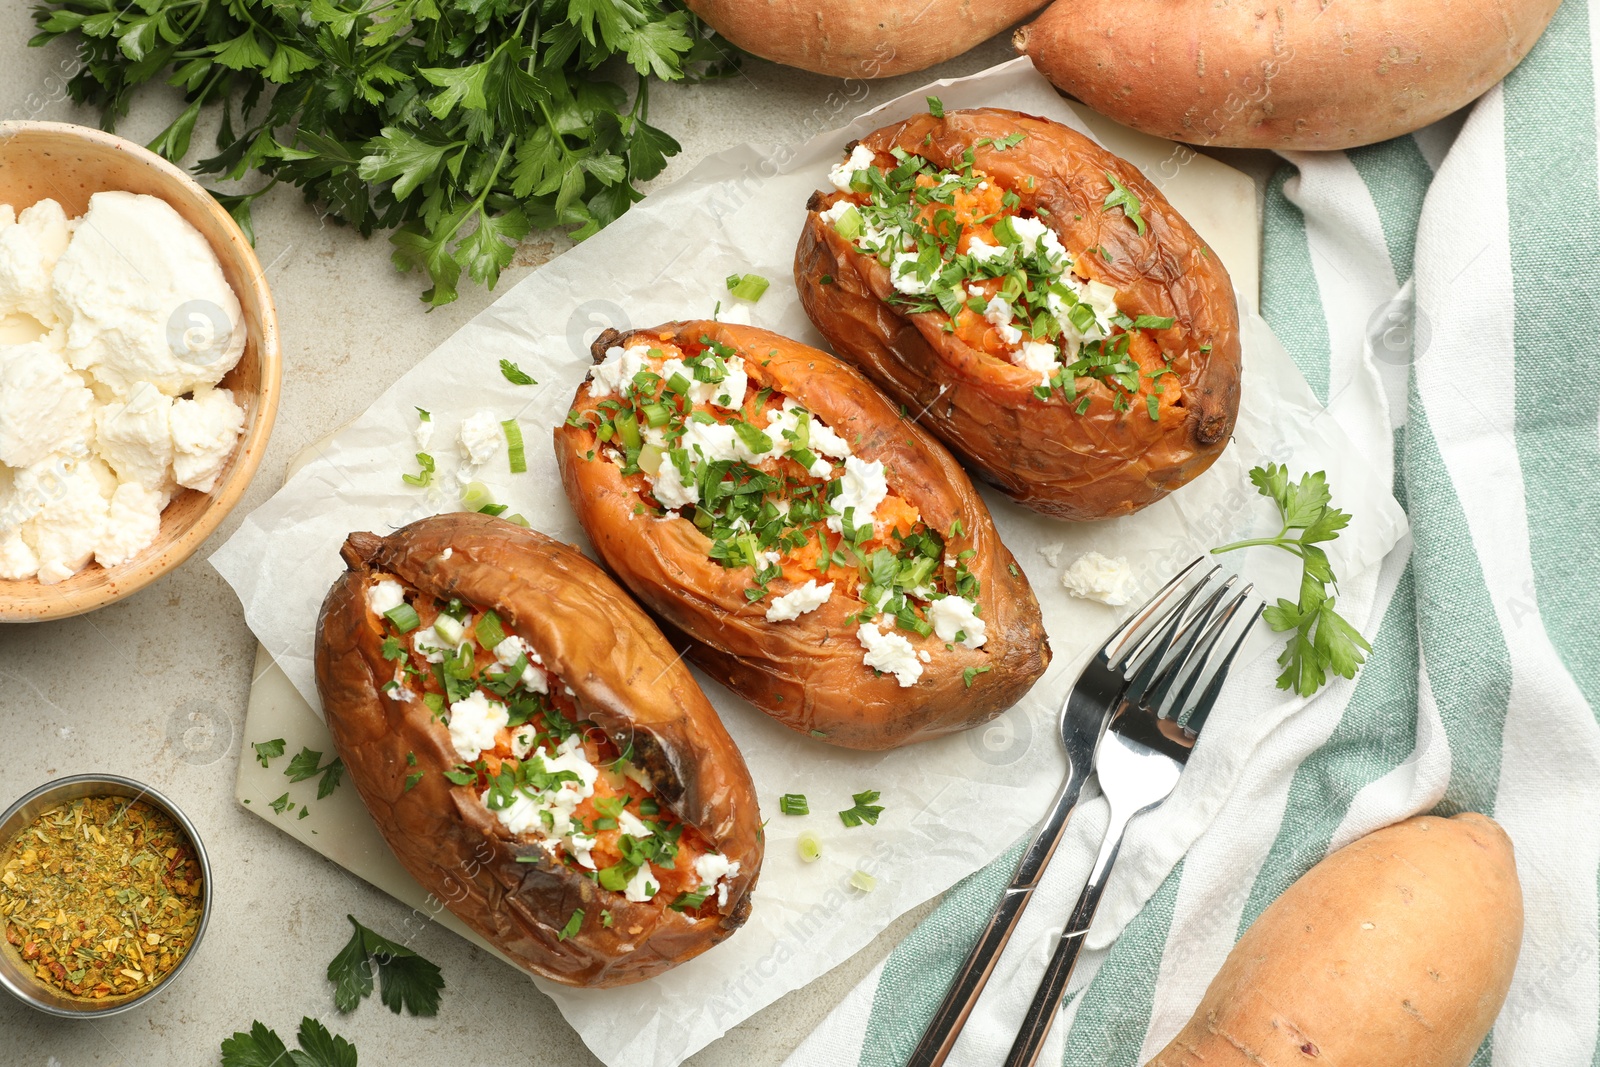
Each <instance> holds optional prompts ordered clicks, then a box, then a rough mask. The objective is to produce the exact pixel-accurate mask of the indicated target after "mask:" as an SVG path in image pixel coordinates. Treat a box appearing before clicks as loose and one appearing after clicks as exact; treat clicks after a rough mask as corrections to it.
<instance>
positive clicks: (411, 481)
mask: <svg viewBox="0 0 1600 1067" xmlns="http://www.w3.org/2000/svg"><path fill="white" fill-rule="evenodd" d="M417 465H418V466H419V467H421V468H422V473H421V474H402V475H401V476H400V480H401V481H403V482H405V483H406V484H407V485H414V486H416V487H417V488H419V489H426V488H427V487H428V486H429V485H430V484H432V482H433V457H432V456H430V455H428V453H426V452H418V453H417Z"/></svg>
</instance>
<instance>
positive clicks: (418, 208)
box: [31, 0, 722, 307]
mask: <svg viewBox="0 0 1600 1067" xmlns="http://www.w3.org/2000/svg"><path fill="white" fill-rule="evenodd" d="M34 19H35V21H36V22H37V23H38V24H39V33H38V34H37V35H35V36H34V38H33V40H32V41H31V43H32V44H34V45H42V44H46V43H48V42H50V41H53V40H55V39H56V38H58V37H62V36H67V37H69V38H70V39H71V40H73V41H74V42H75V44H76V46H77V49H78V55H79V58H80V59H81V60H82V61H83V64H84V65H83V67H82V68H81V69H80V70H79V72H78V73H77V74H76V75H75V76H74V77H73V78H72V80H71V81H70V82H69V84H68V90H69V92H70V94H71V96H72V98H73V99H74V100H76V101H77V102H78V103H85V104H96V105H99V106H100V108H101V109H102V114H103V120H102V121H103V124H104V125H105V127H106V128H107V129H112V128H114V126H115V124H116V121H117V119H118V118H119V117H121V116H123V115H125V114H127V112H128V108H129V105H130V103H131V99H132V95H133V91H134V90H135V89H136V88H137V87H139V86H140V85H143V84H145V83H148V82H152V81H156V80H160V81H164V82H166V83H167V84H169V85H173V86H176V87H178V88H180V89H182V90H183V92H184V96H185V99H186V100H187V101H188V107H187V108H185V109H184V111H183V113H182V114H181V115H179V116H178V118H177V119H176V120H175V121H174V122H173V123H172V124H171V125H170V126H168V127H167V128H166V129H165V130H163V131H162V132H161V134H160V135H159V136H158V137H156V139H155V140H154V141H152V142H151V143H150V148H151V149H153V150H154V151H156V152H159V153H160V154H161V155H163V156H165V157H167V158H168V159H170V160H174V161H177V160H181V159H182V158H183V157H184V155H185V154H187V152H188V150H189V141H190V138H191V136H192V134H193V132H194V127H195V122H196V121H197V120H198V118H199V116H200V112H201V110H202V109H203V108H205V107H206V106H208V105H210V106H214V107H217V108H220V109H221V112H222V114H221V127H220V129H219V131H218V134H217V139H216V148H217V153H216V154H215V155H212V156H208V157H206V158H203V159H201V160H200V161H199V162H198V163H197V164H196V165H195V168H194V169H195V171H196V173H198V174H202V175H210V176H213V177H216V178H220V179H226V180H230V181H237V180H240V179H243V178H245V177H246V176H247V175H249V174H251V173H252V172H259V174H260V175H262V176H263V177H264V178H265V181H264V182H262V184H261V185H260V187H259V188H256V189H255V190H254V191H252V192H247V193H231V194H223V195H219V196H218V199H219V200H220V201H222V203H223V204H224V205H226V206H227V208H228V209H229V210H230V211H231V212H232V213H233V216H234V218H235V219H237V220H238V221H239V224H240V225H241V226H242V227H243V228H244V229H245V231H246V233H252V229H251V218H250V210H251V205H252V203H253V202H254V201H255V199H256V198H257V197H259V196H261V195H262V194H263V193H265V192H266V191H267V190H268V189H270V188H272V187H273V186H274V185H277V184H278V183H280V182H287V183H289V184H292V185H296V186H299V187H300V188H301V189H302V190H303V192H304V193H305V198H306V200H307V202H309V203H312V204H316V205H318V206H320V207H321V208H323V209H325V210H326V211H327V212H328V214H329V215H330V216H331V217H332V218H334V219H337V220H339V221H341V222H345V223H348V224H350V225H351V226H354V227H355V228H356V229H357V230H359V231H360V232H361V233H362V234H363V235H364V236H369V235H371V234H372V233H373V232H374V231H377V230H393V231H394V232H393V233H392V234H391V236H390V238H389V239H390V241H392V242H393V244H394V246H395V252H394V261H395V265H396V266H397V267H398V268H399V269H401V270H410V269H412V268H418V269H421V270H424V271H426V272H427V274H428V277H429V278H430V280H431V282H432V284H431V286H430V288H429V289H428V290H427V291H426V292H425V293H423V300H424V301H426V302H427V303H428V304H430V305H432V306H435V307H437V306H439V305H441V304H448V303H449V302H450V301H452V300H454V299H456V295H457V293H456V285H457V283H458V281H459V280H460V277H461V272H462V271H463V270H465V271H466V272H467V274H468V275H469V276H470V277H471V278H472V279H473V280H474V281H476V282H478V283H479V284H482V285H487V286H489V287H491V288H492V287H493V286H494V284H495V282H496V280H497V279H498V278H499V275H500V271H501V270H503V269H504V268H505V267H506V266H507V265H508V264H510V262H511V257H512V255H513V253H514V252H515V250H516V246H517V243H518V242H519V241H520V240H521V239H522V238H523V237H525V236H527V234H528V232H529V231H530V230H531V229H532V228H533V227H535V226H537V227H555V226H561V227H566V228H569V229H570V230H571V231H572V236H573V237H574V238H576V239H579V240H581V239H583V238H584V237H587V236H589V235H591V234H593V233H595V232H596V231H598V230H599V229H600V228H601V227H602V226H605V225H606V224H607V223H609V222H611V221H612V220H614V219H616V218H617V217H618V216H620V215H621V214H622V213H623V212H624V211H627V210H628V207H629V206H630V205H631V204H633V203H634V202H635V201H637V200H638V199H640V197H641V195H642V194H640V193H639V192H638V191H637V189H635V188H634V184H635V183H636V182H641V181H648V180H649V179H651V178H653V177H655V176H656V175H657V174H659V173H661V170H662V168H664V167H665V166H666V160H667V157H668V156H671V155H673V154H675V153H676V152H678V151H679V150H680V146H679V144H678V142H677V141H675V140H673V138H672V137H671V136H670V135H668V134H667V133H666V132H664V131H662V130H659V129H657V128H656V127H654V126H651V125H650V124H649V122H648V121H647V119H648V115H649V106H650V94H649V87H650V77H651V76H652V75H653V76H655V77H657V78H661V79H665V80H678V79H681V78H684V77H685V76H686V75H687V74H688V73H689V72H690V71H695V70H699V71H704V72H708V73H710V72H717V71H720V70H721V69H722V65H721V64H720V63H719V62H718V57H719V55H720V54H721V53H720V52H719V51H718V50H717V48H716V47H715V46H714V44H713V43H712V40H711V38H710V36H709V34H708V33H707V32H706V31H705V30H703V29H702V26H701V24H700V23H699V22H698V21H697V20H696V19H695V18H694V16H692V15H690V14H689V13H687V12H685V11H680V10H674V9H673V8H671V7H669V6H668V5H667V3H666V2H664V0H535V2H532V3H528V2H523V3H517V2H514V0H309V2H299V0H127V2H124V0H67V2H65V3H42V4H39V5H37V6H36V7H35V9H34ZM612 59H618V60H620V62H617V63H609V64H608V62H607V61H608V60H612ZM603 64H604V65H606V70H607V71H609V72H615V73H618V74H621V75H622V76H623V77H630V76H631V77H632V78H634V79H636V81H637V90H636V91H635V93H634V94H633V101H632V103H631V105H630V104H629V103H628V93H627V91H626V89H625V88H624V87H623V86H622V85H620V84H618V83H617V82H615V81H613V80H611V78H610V77H608V76H607V75H606V74H603V73H601V72H600V71H599V69H598V68H600V67H601V66H602V65H603ZM628 68H631V71H630V70H629V69H628Z"/></svg>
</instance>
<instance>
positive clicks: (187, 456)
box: [167, 389, 244, 493]
mask: <svg viewBox="0 0 1600 1067" xmlns="http://www.w3.org/2000/svg"><path fill="white" fill-rule="evenodd" d="M167 420H168V422H169V423H170V425H171V427H172V475H173V478H174V479H175V480H176V481H177V483H178V484H179V485H184V486H188V487H189V488H190V489H196V490H199V491H200V492H202V493H209V492H211V490H212V488H213V487H214V486H215V485H216V484H217V476H218V475H220V474H221V473H222V467H223V465H224V464H226V463H227V462H228V457H229V456H231V455H233V446H234V445H236V444H238V442H239V435H240V434H241V433H243V432H244V410H243V409H242V408H240V407H239V405H238V404H235V403H234V402H233V393H232V392H231V391H229V390H227V389H196V390H195V391H194V399H193V400H174V401H173V402H172V411H171V412H170V413H169V414H168V416H167Z"/></svg>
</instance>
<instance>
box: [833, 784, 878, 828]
mask: <svg viewBox="0 0 1600 1067" xmlns="http://www.w3.org/2000/svg"><path fill="white" fill-rule="evenodd" d="M850 799H851V800H853V801H855V806H854V807H850V808H846V809H845V810H844V811H841V812H840V813H839V821H840V822H842V823H844V824H845V825H846V826H860V825H861V824H862V823H864V822H865V823H871V824H872V825H873V826H876V825H878V816H879V815H882V814H883V805H881V804H879V803H877V800H878V791H877V790H876V789H869V790H867V791H866V792H865V793H855V794H853V795H852V796H851V797H850Z"/></svg>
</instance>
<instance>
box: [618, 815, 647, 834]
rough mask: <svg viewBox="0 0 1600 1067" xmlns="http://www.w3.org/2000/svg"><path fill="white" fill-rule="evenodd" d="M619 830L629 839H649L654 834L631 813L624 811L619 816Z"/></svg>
mask: <svg viewBox="0 0 1600 1067" xmlns="http://www.w3.org/2000/svg"><path fill="white" fill-rule="evenodd" d="M617 829H618V830H621V831H622V832H623V833H625V834H627V835H628V836H629V837H649V836H650V835H651V834H652V833H653V832H654V831H652V830H651V829H650V827H648V826H646V825H645V824H644V822H643V821H642V820H640V818H639V817H638V816H637V815H635V814H634V813H633V812H631V811H624V812H621V813H619V814H618V815H617Z"/></svg>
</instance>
